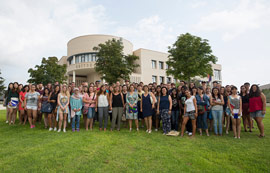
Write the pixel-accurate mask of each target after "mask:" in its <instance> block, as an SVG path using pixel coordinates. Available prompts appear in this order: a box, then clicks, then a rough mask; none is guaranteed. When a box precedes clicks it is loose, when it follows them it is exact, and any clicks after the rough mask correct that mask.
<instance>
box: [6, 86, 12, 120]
mask: <svg viewBox="0 0 270 173" xmlns="http://www.w3.org/2000/svg"><path fill="white" fill-rule="evenodd" d="M12 89H13V83H9V84H8V89H7V90H6V92H5V95H4V98H5V100H4V106H6V123H7V124H8V123H9V108H8V99H7V97H8V94H9V91H10V90H12Z"/></svg>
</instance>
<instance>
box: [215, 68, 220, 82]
mask: <svg viewBox="0 0 270 173" xmlns="http://www.w3.org/2000/svg"><path fill="white" fill-rule="evenodd" d="M214 79H215V80H221V72H220V70H214Z"/></svg>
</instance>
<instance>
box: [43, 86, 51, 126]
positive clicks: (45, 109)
mask: <svg viewBox="0 0 270 173" xmlns="http://www.w3.org/2000/svg"><path fill="white" fill-rule="evenodd" d="M49 96H50V90H49V89H48V88H44V92H43V95H42V96H41V114H44V125H45V129H47V127H48V117H49V114H51V113H52V106H51V104H50V103H49V102H48V101H49Z"/></svg>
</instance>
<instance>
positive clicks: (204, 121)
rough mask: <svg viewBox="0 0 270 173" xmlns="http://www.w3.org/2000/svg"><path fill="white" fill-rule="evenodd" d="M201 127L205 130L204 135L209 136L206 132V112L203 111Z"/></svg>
mask: <svg viewBox="0 0 270 173" xmlns="http://www.w3.org/2000/svg"><path fill="white" fill-rule="evenodd" d="M202 124H203V125H202V128H203V129H204V130H205V132H206V135H207V136H209V133H208V124H207V112H204V114H203V115H202Z"/></svg>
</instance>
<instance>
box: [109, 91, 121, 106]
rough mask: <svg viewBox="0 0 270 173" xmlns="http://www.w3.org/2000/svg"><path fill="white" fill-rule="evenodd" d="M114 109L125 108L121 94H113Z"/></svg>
mask: <svg viewBox="0 0 270 173" xmlns="http://www.w3.org/2000/svg"><path fill="white" fill-rule="evenodd" d="M112 107H123V103H122V97H121V94H120V93H119V94H117V95H114V94H112Z"/></svg>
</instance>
